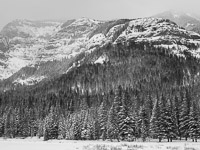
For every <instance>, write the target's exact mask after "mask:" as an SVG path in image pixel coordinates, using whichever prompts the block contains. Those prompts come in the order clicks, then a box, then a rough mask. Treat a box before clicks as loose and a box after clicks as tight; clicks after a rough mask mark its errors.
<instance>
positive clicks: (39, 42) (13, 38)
mask: <svg viewBox="0 0 200 150" xmlns="http://www.w3.org/2000/svg"><path fill="white" fill-rule="evenodd" d="M60 25H61V22H54V21H29V20H15V21H13V22H10V23H8V24H7V25H6V26H5V27H4V28H3V29H2V31H1V35H2V39H3V40H4V42H3V43H4V44H6V46H4V47H2V46H1V47H0V49H1V51H2V50H3V55H4V57H5V59H1V62H2V63H3V64H5V65H4V66H1V69H0V74H1V76H0V79H5V78H8V77H9V76H11V75H12V74H13V73H15V72H17V71H18V70H19V69H20V68H22V67H24V66H26V65H28V64H30V63H32V62H33V61H35V58H36V57H37V54H38V52H39V51H40V49H41V48H43V47H44V44H46V43H47V41H48V39H49V38H50V37H51V36H52V35H54V34H55V33H56V32H57V31H58V30H59V29H60V27H59V26H60ZM1 45H2V44H1Z"/></svg>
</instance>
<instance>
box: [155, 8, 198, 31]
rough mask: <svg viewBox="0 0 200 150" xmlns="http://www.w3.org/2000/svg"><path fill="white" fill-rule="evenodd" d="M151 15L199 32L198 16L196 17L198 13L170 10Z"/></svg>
mask: <svg viewBox="0 0 200 150" xmlns="http://www.w3.org/2000/svg"><path fill="white" fill-rule="evenodd" d="M153 17H160V18H164V19H169V20H171V21H174V22H175V23H177V24H178V25H179V26H182V27H184V28H185V29H187V30H191V31H195V32H197V33H200V17H198V15H196V14H192V13H187V12H183V11H174V10H171V11H165V12H163V13H159V14H157V15H154V16H153Z"/></svg>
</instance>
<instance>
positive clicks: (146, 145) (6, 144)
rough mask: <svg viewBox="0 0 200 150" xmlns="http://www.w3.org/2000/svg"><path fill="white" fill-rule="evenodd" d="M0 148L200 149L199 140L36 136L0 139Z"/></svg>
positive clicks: (95, 149) (78, 149) (55, 149)
mask: <svg viewBox="0 0 200 150" xmlns="http://www.w3.org/2000/svg"><path fill="white" fill-rule="evenodd" d="M0 147H1V150H27V149H28V150H200V142H197V143H193V142H190V141H188V142H185V141H174V142H173V143H168V142H166V141H164V142H161V143H159V142H157V141H152V142H117V141H114V142H110V141H92V140H91V141H75V140H49V141H43V140H42V139H38V138H36V137H35V138H26V139H3V138H1V139H0Z"/></svg>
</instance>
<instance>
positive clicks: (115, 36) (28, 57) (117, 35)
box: [2, 18, 200, 85]
mask: <svg viewBox="0 0 200 150" xmlns="http://www.w3.org/2000/svg"><path fill="white" fill-rule="evenodd" d="M15 24H17V25H19V24H21V22H20V23H15ZM25 24H28V23H27V22H26V21H25ZM55 24H56V25H55V26H53V27H51V31H52V32H51V36H50V37H49V36H48V37H45V36H43V37H42V38H39V37H40V36H41V35H40V36H39V34H38V33H39V30H40V29H38V27H37V28H36V29H37V30H36V31H37V32H33V33H34V34H33V33H32V34H29V36H30V38H25V37H23V36H24V33H25V31H26V32H27V35H28V33H29V32H28V31H30V30H32V25H31V27H26V30H24V29H23V32H24V33H23V34H17V36H19V37H12V36H11V35H12V34H11V33H12V32H16V31H12V30H11V31H12V32H11V31H10V30H9V31H10V32H11V33H10V32H8V34H7V35H8V37H9V38H11V42H10V43H11V44H10V45H11V46H10V47H11V48H9V50H8V51H7V52H5V53H4V55H5V57H6V58H7V59H6V61H4V64H5V67H4V68H5V69H4V68H3V69H2V75H4V78H6V79H5V80H4V81H3V83H4V84H16V85H17V84H21V85H33V84H36V83H38V82H40V81H42V80H49V79H52V78H55V77H57V78H58V77H59V76H61V75H62V74H67V73H68V72H69V71H70V70H71V69H73V68H74V67H76V66H77V65H78V66H79V65H81V64H82V63H83V62H84V61H85V57H86V56H90V55H92V54H93V51H96V50H98V49H100V48H103V47H105V46H107V45H110V44H111V45H118V44H123V43H132V41H134V42H135V43H136V44H137V45H138V44H142V45H144V44H145V43H147V44H148V43H150V44H151V47H154V48H163V49H167V51H168V53H170V54H172V55H177V56H178V57H183V58H184V57H185V55H184V53H185V52H186V51H187V52H189V53H190V54H191V55H192V56H194V57H199V51H198V50H196V49H197V47H198V45H199V42H200V41H199V40H200V35H199V34H197V33H195V32H192V31H187V30H185V29H184V28H181V27H179V26H178V25H176V24H175V23H174V22H172V21H170V20H167V19H157V18H139V19H132V20H128V19H120V20H111V21H105V22H102V21H97V20H93V19H88V18H81V19H77V20H69V21H67V22H65V23H63V24H59V23H55ZM48 25H49V24H48ZM14 26H15V25H14ZM24 26H25V25H24V24H23V27H24ZM8 27H9V25H8V26H6V27H5V28H4V29H3V31H2V33H4V35H6V34H5V33H6V31H7V30H8V29H7V28H8ZM10 28H11V29H12V28H14V27H12V26H11V27H10ZM18 28H20V29H21V27H18ZM39 28H40V26H39ZM44 28H48V29H49V28H50V27H46V25H45V27H44ZM52 28H54V29H52ZM28 29H29V30H28ZM27 30H28V31H27ZM43 32H45V33H47V32H49V34H50V31H49V30H48V31H45V29H43ZM19 33H21V32H19ZM45 35H46V34H45ZM38 36H39V37H38ZM19 38H20V39H21V40H20V42H19V43H18V44H16V43H14V42H15V41H16V39H19ZM30 42H32V43H30ZM13 43H14V44H13ZM90 61H91V62H90V63H100V64H101V63H104V62H105V61H106V62H107V61H109V57H108V56H107V55H105V54H102V55H99V56H96V57H95V58H93V59H91V60H90ZM16 62H17V63H16ZM6 74H7V76H6Z"/></svg>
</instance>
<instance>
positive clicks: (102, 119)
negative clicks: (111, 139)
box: [98, 101, 107, 140]
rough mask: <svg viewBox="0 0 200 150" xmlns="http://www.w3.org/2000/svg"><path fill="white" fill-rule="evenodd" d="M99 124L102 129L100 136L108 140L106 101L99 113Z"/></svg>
mask: <svg viewBox="0 0 200 150" xmlns="http://www.w3.org/2000/svg"><path fill="white" fill-rule="evenodd" d="M98 114H99V115H98V116H99V117H98V118H99V119H98V122H99V127H100V135H101V138H102V139H103V140H105V139H106V132H107V131H106V126H107V109H106V105H105V101H103V102H102V104H101V106H100V108H99V111H98Z"/></svg>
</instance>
